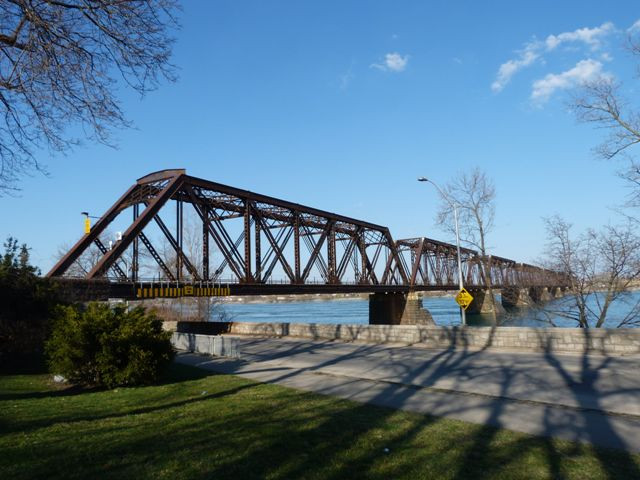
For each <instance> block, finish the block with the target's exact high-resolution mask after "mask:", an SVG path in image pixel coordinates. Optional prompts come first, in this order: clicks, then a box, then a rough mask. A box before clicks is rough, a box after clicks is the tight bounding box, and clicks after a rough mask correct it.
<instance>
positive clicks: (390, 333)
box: [166, 322, 640, 355]
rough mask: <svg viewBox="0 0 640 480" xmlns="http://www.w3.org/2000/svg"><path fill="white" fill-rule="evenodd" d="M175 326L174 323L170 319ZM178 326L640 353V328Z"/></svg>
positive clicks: (181, 325)
mask: <svg viewBox="0 0 640 480" xmlns="http://www.w3.org/2000/svg"><path fill="white" fill-rule="evenodd" d="M166 327H167V328H170V327H171V325H167V326H166ZM175 329H177V331H179V332H190V333H198V334H205V335H216V334H221V333H222V334H225V333H226V334H230V335H253V336H264V337H284V336H289V337H300V338H309V339H314V340H343V341H361V342H371V343H386V342H390V343H405V344H419V345H422V346H425V347H428V348H444V349H446V348H470V349H481V348H491V349H508V350H522V351H538V352H539V351H550V352H563V353H585V352H589V353H599V354H607V355H623V354H640V329H635V328H634V329H630V328H626V329H621V328H619V329H582V328H526V327H436V326H423V325H327V324H313V323H249V322H210V323H209V322H178V323H177V324H176V325H175Z"/></svg>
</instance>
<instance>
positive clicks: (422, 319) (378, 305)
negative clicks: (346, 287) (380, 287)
mask: <svg viewBox="0 0 640 480" xmlns="http://www.w3.org/2000/svg"><path fill="white" fill-rule="evenodd" d="M369 324H370V325H435V322H434V321H433V317H432V316H431V313H429V311H428V310H426V309H425V308H424V307H423V306H422V299H421V298H420V297H419V296H418V294H417V293H415V292H409V293H408V294H404V293H372V294H371V295H369Z"/></svg>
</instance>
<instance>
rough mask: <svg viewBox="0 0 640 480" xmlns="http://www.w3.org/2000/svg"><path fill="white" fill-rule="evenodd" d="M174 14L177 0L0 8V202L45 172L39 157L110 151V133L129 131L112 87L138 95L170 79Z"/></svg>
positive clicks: (34, 2) (19, 0)
mask: <svg viewBox="0 0 640 480" xmlns="http://www.w3.org/2000/svg"><path fill="white" fill-rule="evenodd" d="M177 10H178V5H177V0H64V1H57V0H2V1H0V194H2V193H8V192H10V191H12V190H15V189H17V187H16V184H17V181H18V180H19V178H20V177H21V176H22V175H24V174H27V173H29V172H32V171H34V170H39V171H44V165H42V163H41V162H40V161H39V160H38V159H37V157H36V150H37V149H39V148H48V149H49V150H50V151H57V152H67V151H69V150H70V149H71V148H72V147H73V146H75V145H77V144H78V143H79V142H80V140H81V138H88V139H90V140H96V141H98V142H102V143H105V144H108V145H112V141H111V138H110V132H111V131H112V130H113V129H114V128H120V127H126V126H129V125H130V124H129V122H128V121H127V119H126V118H125V116H124V112H123V111H122V109H121V107H120V105H119V103H118V100H117V98H116V95H115V92H116V90H117V88H118V86H119V85H121V84H123V83H124V84H126V85H128V86H129V87H131V88H133V89H134V90H136V91H137V92H139V93H140V94H141V95H143V94H144V93H145V92H148V91H150V90H153V89H155V88H156V87H157V86H158V83H159V81H160V79H161V78H165V79H169V80H173V79H174V78H175V76H174V68H173V66H172V65H171V64H170V61H169V60H170V55H171V50H172V45H173V38H172V37H171V31H172V30H173V29H174V28H175V27H177V23H176V17H175V15H176V12H177ZM72 132H80V133H79V134H75V133H72Z"/></svg>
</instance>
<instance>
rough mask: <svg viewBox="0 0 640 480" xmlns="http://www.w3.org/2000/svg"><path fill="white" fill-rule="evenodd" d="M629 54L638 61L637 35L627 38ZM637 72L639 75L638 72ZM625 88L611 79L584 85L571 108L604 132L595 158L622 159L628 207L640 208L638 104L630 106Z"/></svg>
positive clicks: (579, 117) (639, 128)
mask: <svg viewBox="0 0 640 480" xmlns="http://www.w3.org/2000/svg"><path fill="white" fill-rule="evenodd" d="M628 51H629V52H630V53H631V54H632V55H634V56H637V57H639V58H640V36H639V35H638V34H635V35H630V36H629V37H628ZM639 73H640V72H639ZM623 87H624V85H623V84H622V83H620V82H616V81H614V80H613V79H612V78H610V77H600V78H598V79H595V80H593V81H590V82H586V83H584V84H583V85H582V87H581V88H580V89H579V90H578V93H577V94H576V95H575V96H574V97H573V98H572V100H571V103H570V107H571V109H572V110H573V111H574V112H575V114H576V116H577V118H578V120H580V121H582V122H585V123H590V124H593V125H594V126H596V127H598V128H601V129H603V130H605V131H606V132H607V135H606V136H605V138H604V140H603V141H602V143H600V145H598V146H596V147H595V149H594V150H595V153H596V155H597V156H598V157H600V158H603V159H606V160H611V159H614V158H623V159H625V160H626V161H627V164H628V165H627V167H626V168H624V169H623V170H622V171H621V172H620V176H621V177H622V178H624V179H625V180H626V181H628V182H629V185H630V186H631V187H632V192H631V195H630V198H629V203H628V205H627V206H633V207H638V206H640V164H638V162H637V161H636V160H635V159H634V157H633V151H634V150H635V149H634V148H633V147H636V146H637V145H638V144H640V110H639V108H640V105H633V103H632V102H630V101H629V100H628V99H627V98H625V95H624V94H623Z"/></svg>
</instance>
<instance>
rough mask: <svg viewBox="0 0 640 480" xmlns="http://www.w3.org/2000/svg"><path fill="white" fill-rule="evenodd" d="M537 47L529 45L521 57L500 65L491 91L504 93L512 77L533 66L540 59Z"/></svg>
mask: <svg viewBox="0 0 640 480" xmlns="http://www.w3.org/2000/svg"><path fill="white" fill-rule="evenodd" d="M535 45H536V44H529V45H528V46H527V47H526V48H525V49H524V50H523V51H522V52H521V53H520V57H518V58H517V59H515V60H509V61H508V62H505V63H503V64H502V65H500V68H499V69H498V75H497V76H496V79H495V80H494V82H493V83H492V84H491V90H493V91H494V92H500V91H502V89H503V88H504V87H506V86H507V83H509V82H510V81H511V77H513V76H514V75H515V74H516V73H517V72H518V71H519V70H522V69H523V68H525V67H528V66H529V65H531V64H532V63H533V62H535V61H536V60H537V59H538V58H539V57H540V54H539V53H537V51H536V50H537V47H536V46H535Z"/></svg>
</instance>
